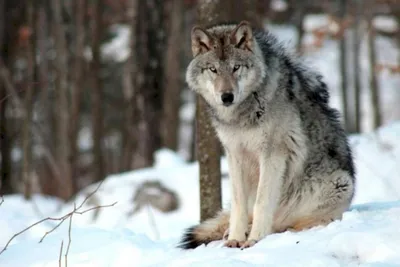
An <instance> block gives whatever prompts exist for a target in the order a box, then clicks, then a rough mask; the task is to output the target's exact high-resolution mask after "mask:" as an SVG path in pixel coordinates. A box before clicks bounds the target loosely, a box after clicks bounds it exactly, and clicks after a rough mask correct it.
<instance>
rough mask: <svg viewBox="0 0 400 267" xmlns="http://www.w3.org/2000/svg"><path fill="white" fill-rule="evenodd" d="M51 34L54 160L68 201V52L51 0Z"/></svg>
mask: <svg viewBox="0 0 400 267" xmlns="http://www.w3.org/2000/svg"><path fill="white" fill-rule="evenodd" d="M50 2H51V8H52V12H53V14H52V17H53V23H54V25H53V26H54V27H53V33H54V36H55V48H56V58H55V70H56V81H55V92H56V103H57V104H56V106H55V110H54V112H55V114H56V116H57V117H56V118H57V119H56V135H57V141H56V144H55V145H56V158H57V162H58V164H59V166H60V169H61V172H62V176H63V181H64V184H63V185H62V186H61V187H60V191H59V196H60V197H62V198H64V199H68V198H69V197H71V196H72V194H73V183H72V175H71V166H70V164H69V160H68V157H69V155H70V154H69V153H70V143H69V138H68V132H69V131H68V127H69V116H68V111H69V108H68V60H67V56H68V50H67V44H66V38H65V29H64V27H65V25H64V23H63V20H62V3H61V0H52V1H50Z"/></svg>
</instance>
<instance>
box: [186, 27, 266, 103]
mask: <svg viewBox="0 0 400 267" xmlns="http://www.w3.org/2000/svg"><path fill="white" fill-rule="evenodd" d="M191 38H192V52H193V57H194V58H193V60H192V61H191V62H190V64H189V66H188V68H187V72H186V81H187V83H188V84H189V86H190V88H192V89H193V90H194V91H196V92H197V93H199V94H201V95H202V96H203V97H204V98H205V100H206V101H207V102H208V103H209V104H210V105H211V106H214V107H218V106H220V107H224V106H225V107H230V106H234V105H237V104H239V103H241V101H243V100H244V99H245V98H246V97H247V96H248V95H249V94H251V93H252V91H253V90H255V89H256V88H257V86H258V85H259V84H260V83H261V82H262V80H263V78H264V76H265V64H264V63H263V62H264V61H263V58H262V54H261V52H260V48H259V47H258V45H257V42H256V41H255V39H254V36H253V31H252V29H251V27H250V24H249V23H248V22H246V21H242V22H241V23H239V24H238V25H223V26H215V27H212V28H209V29H203V28H201V27H198V26H195V27H193V29H192V34H191Z"/></svg>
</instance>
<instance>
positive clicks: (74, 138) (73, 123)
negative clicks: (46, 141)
mask: <svg viewBox="0 0 400 267" xmlns="http://www.w3.org/2000/svg"><path fill="white" fill-rule="evenodd" d="M86 5H87V1H86V0H75V1H74V15H75V36H76V40H75V57H74V62H73V63H74V68H73V70H72V71H73V73H72V82H71V112H70V120H69V125H70V127H69V138H70V141H69V142H70V145H71V151H70V157H69V164H70V166H71V175H72V177H73V190H74V192H77V191H78V181H77V179H78V175H77V172H76V168H77V162H76V161H77V157H78V154H79V147H78V133H79V119H80V111H81V101H82V92H83V88H84V79H83V74H84V66H83V64H84V62H83V60H84V59H83V52H84V48H85V12H86Z"/></svg>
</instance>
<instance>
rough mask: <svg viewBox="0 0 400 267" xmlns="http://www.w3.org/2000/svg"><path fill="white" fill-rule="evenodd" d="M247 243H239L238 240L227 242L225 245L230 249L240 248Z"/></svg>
mask: <svg viewBox="0 0 400 267" xmlns="http://www.w3.org/2000/svg"><path fill="white" fill-rule="evenodd" d="M244 243H245V241H237V240H236V239H231V240H227V241H226V242H225V244H224V247H228V248H240V247H242V246H243V244H244Z"/></svg>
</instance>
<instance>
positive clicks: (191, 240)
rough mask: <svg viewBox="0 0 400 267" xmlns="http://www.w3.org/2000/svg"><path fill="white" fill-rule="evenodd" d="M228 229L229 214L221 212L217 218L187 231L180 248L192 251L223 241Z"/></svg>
mask: <svg viewBox="0 0 400 267" xmlns="http://www.w3.org/2000/svg"><path fill="white" fill-rule="evenodd" d="M228 227H229V213H228V212H226V211H221V212H219V213H218V214H217V215H216V216H215V217H213V218H211V219H208V220H205V221H204V222H202V223H201V224H199V225H196V226H192V227H190V228H188V229H186V232H185V233H184V235H183V236H182V239H181V241H180V243H179V245H178V247H179V248H182V249H191V248H196V247H198V246H200V245H201V244H208V243H210V242H211V241H215V240H221V239H222V238H223V236H224V233H225V231H226V230H227V229H228Z"/></svg>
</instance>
